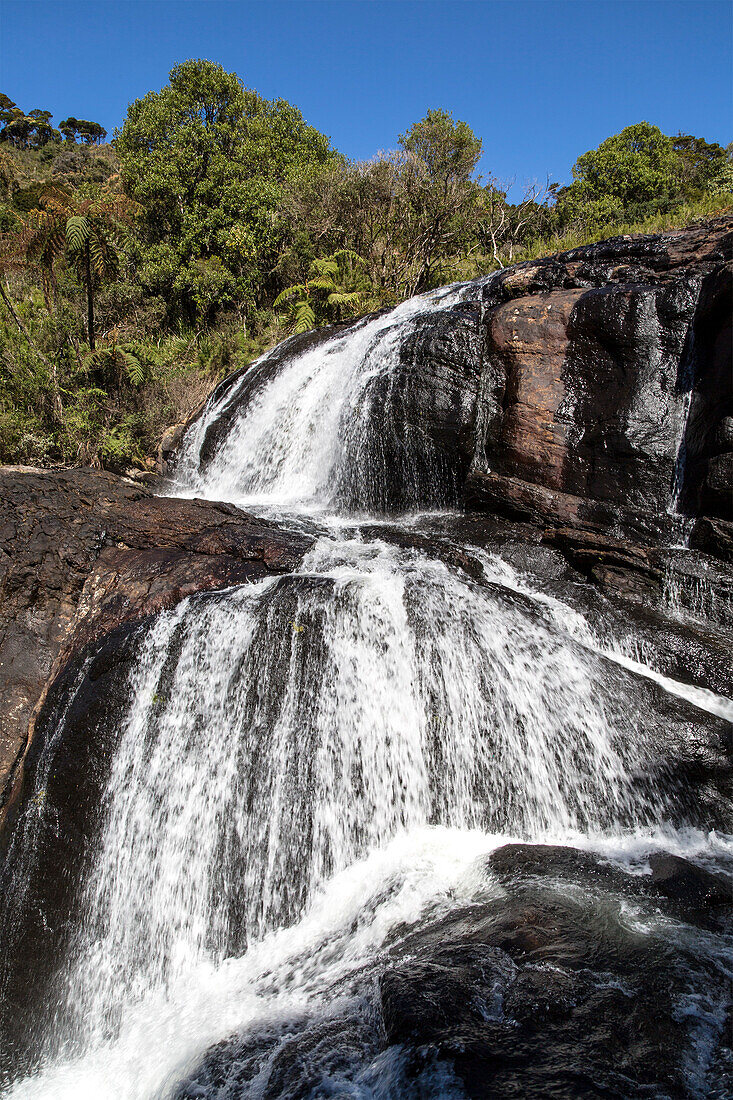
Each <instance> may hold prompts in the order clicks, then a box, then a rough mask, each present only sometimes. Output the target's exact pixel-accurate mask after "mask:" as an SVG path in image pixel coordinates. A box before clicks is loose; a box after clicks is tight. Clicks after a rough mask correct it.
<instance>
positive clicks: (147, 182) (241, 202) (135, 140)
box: [116, 60, 334, 320]
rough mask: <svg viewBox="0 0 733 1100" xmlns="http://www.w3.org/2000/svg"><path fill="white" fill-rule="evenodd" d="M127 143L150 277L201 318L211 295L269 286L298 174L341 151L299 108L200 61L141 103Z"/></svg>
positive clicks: (124, 159) (224, 296)
mask: <svg viewBox="0 0 733 1100" xmlns="http://www.w3.org/2000/svg"><path fill="white" fill-rule="evenodd" d="M116 149H117V153H118V156H119V158H120V162H121V172H122V180H123V185H124V188H125V191H126V193H127V194H128V195H130V196H131V197H132V198H134V199H135V200H136V201H137V202H138V203H139V204H140V205H141V207H142V209H143V211H144V214H143V218H142V221H141V229H142V234H143V247H142V251H141V257H140V259H141V263H140V277H141V279H142V280H143V282H144V283H145V284H147V286H148V287H149V288H150V289H151V290H154V291H155V292H156V293H161V294H163V295H164V296H166V298H167V299H168V300H169V301H172V302H176V301H177V302H178V303H179V307H180V309H181V310H182V312H183V313H184V315H186V316H187V317H188V318H189V319H190V320H193V319H194V317H195V316H196V315H197V314H198V315H200V313H201V306H200V303H201V302H202V301H205V302H206V303H208V304H207V311H208V313H209V314H210V313H212V312H213V311H215V310H216V309H217V308H219V307H221V306H222V305H225V304H227V303H231V302H237V301H238V300H240V299H242V298H247V297H253V296H256V295H258V294H261V293H262V288H263V285H264V284H265V283H266V281H267V279H268V277H269V274H270V272H271V271H272V269H273V267H274V265H275V263H276V262H277V256H278V253H279V251H280V248H281V247H282V243H283V240H284V239H285V238H286V237H287V234H288V233H289V232H290V231H291V227H289V226H287V225H285V224H284V223H283V221H282V219H281V216H280V203H281V199H282V193H283V186H284V184H285V181H286V179H287V177H288V174H289V173H290V172H291V171H293V170H295V169H297V168H298V166H300V165H303V164H305V163H309V162H314V163H321V164H322V163H325V162H327V161H328V160H330V159H332V158H333V157H334V153H333V151H332V149H331V147H330V144H329V142H328V139H327V138H326V137H324V135H323V134H320V133H318V131H317V130H314V129H313V127H311V126H308V125H307V124H306V123H305V121H304V119H303V116H302V115H301V113H300V111H298V110H297V108H295V107H293V106H291V105H290V104H289V103H286V102H284V101H283V100H276V101H273V102H270V101H268V100H265V99H263V98H262V97H261V96H259V95H258V94H257V92H255V91H252V90H250V89H247V88H245V87H244V86H243V85H242V82H241V81H240V80H239V78H238V77H237V76H236V74H234V73H228V72H226V71H225V70H224V69H223V68H222V67H221V66H220V65H215V64H214V63H213V62H211V61H194V60H191V61H185V62H183V64H181V65H177V66H176V67H175V68H174V69H173V70H172V71H171V74H170V83H169V84H168V85H167V86H166V87H165V88H163V89H162V90H161V91H160V92H149V93H148V94H147V95H146V96H144V97H143V98H142V99H138V100H136V101H135V102H134V103H132V104H131V105H130V108H129V110H128V113H127V117H126V119H125V122H124V124H123V126H122V129H121V131H119V132H117V133H116ZM212 273H213V274H214V275H215V279H213V280H212ZM202 278H203V279H205V282H206V287H207V290H206V294H202V293H201V292H200V287H201V280H202ZM212 287H214V290H213V292H212ZM203 319H204V320H206V319H207V318H206V317H204V318H203Z"/></svg>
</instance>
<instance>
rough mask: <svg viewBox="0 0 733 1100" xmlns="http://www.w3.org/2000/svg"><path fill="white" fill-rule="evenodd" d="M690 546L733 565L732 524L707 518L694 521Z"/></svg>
mask: <svg viewBox="0 0 733 1100" xmlns="http://www.w3.org/2000/svg"><path fill="white" fill-rule="evenodd" d="M690 546H691V547H694V548H695V549H697V550H704V551H705V552H706V553H708V554H713V555H714V556H715V557H716V558H720V559H721V561H725V562H731V563H733V523H728V522H727V521H726V520H723V519H711V518H709V517H707V516H706V517H703V518H702V519H698V520H696V521H695V525H694V526H693V528H692V531H691V533H690Z"/></svg>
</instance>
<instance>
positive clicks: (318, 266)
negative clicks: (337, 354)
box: [272, 248, 366, 332]
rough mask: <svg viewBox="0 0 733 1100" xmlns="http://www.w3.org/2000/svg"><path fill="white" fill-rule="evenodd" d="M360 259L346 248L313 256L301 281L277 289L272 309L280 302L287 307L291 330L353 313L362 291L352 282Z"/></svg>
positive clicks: (299, 330)
mask: <svg viewBox="0 0 733 1100" xmlns="http://www.w3.org/2000/svg"><path fill="white" fill-rule="evenodd" d="M363 263H364V261H363V260H362V258H361V256H359V255H358V254H357V253H356V252H352V251H351V250H350V249H347V248H342V249H339V250H338V251H337V252H334V254H333V255H332V256H326V257H323V258H320V259H315V260H313V261H312V262H311V265H310V268H309V269H308V278H307V279H306V280H305V282H303V283H297V284H295V285H294V286H289V287H287V288H286V289H285V290H283V291H281V292H280V294H278V296H277V298H276V299H275V301H274V302H273V303H272V305H273V309H277V308H278V306H281V305H285V306H286V307H287V308H288V309H289V311H290V317H291V326H292V331H293V332H307V331H308V329H311V328H314V327H315V326H316V324H317V323H321V324H323V323H327V322H328V321H329V320H330V321H335V320H340V319H341V318H343V317H345V316H349V315H353V314H354V313H357V312H358V310H359V307H360V306H361V305H362V304H363V303H364V300H365V297H366V295H365V292H364V291H363V290H359V289H353V283H354V276H355V269H356V268H357V267H359V266H360V265H362V264H363Z"/></svg>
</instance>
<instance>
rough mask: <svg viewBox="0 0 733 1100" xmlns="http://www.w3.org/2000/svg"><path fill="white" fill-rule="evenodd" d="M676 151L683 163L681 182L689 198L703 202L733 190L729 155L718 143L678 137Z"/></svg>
mask: <svg viewBox="0 0 733 1100" xmlns="http://www.w3.org/2000/svg"><path fill="white" fill-rule="evenodd" d="M672 148H673V149H674V151H675V153H676V154H677V157H678V159H679V169H678V172H679V179H680V184H681V189H682V190H683V192H684V196H685V198H699V197H700V196H701V195H704V194H715V193H717V192H718V191H719V190H721V191H722V190H725V189H726V182H727V190H730V189H731V182H732V181H731V179H730V171H729V160H728V155H727V153H726V151H725V149H723V147H722V146H721V145H718V143H717V142H707V141H705V140H704V139H703V138H699V137H694V136H693V135H692V134H682V133H680V134H677V135H676V137H674V138H672Z"/></svg>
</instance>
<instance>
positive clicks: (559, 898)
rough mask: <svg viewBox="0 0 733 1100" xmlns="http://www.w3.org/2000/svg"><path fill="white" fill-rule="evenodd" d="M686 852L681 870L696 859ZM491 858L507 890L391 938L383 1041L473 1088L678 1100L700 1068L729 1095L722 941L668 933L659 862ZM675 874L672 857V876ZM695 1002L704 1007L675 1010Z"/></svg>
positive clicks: (507, 850)
mask: <svg viewBox="0 0 733 1100" xmlns="http://www.w3.org/2000/svg"><path fill="white" fill-rule="evenodd" d="M654 858H655V857H652V859H654ZM668 858H669V857H661V856H660V857H658V858H657V861H656V865H657V866H658V867H659V868H660V870H659V872H658V873H659V874H660V875H664V874H665V871H664V868H665V867H666V863H665V859H668ZM680 863H681V864H685V870H684V872H682V874H683V876H688V877H689V876H690V875H694V874H695V873H696V872H697V871H698V870H699V869H693V870H690V867H691V865H689V864H686V861H684V860H681V861H680ZM489 868H490V871H491V873H492V874H495V875H498V877H499V879H500V882H501V885H502V896H500V897H495V898H491V899H489V900H486V901H485V902H483V903H481V902H477V903H476V904H475V905H473V906H471V907H467V908H464V909H463V910H459V911H457V912H454V913H452V914H450V915H448V916H446V917H444V918H442V919H439V920H437V921H436V922H435V923H433V924H432V925H431V924H429V923H428V924H426V925H424V926H423V927H422V928H420V929H419V930H417V931H415V932H414V933H413V934H412V935H408V936H407V937H406V939H405V940H404V941H402V942H401V943H400V944H399V945H397V946H396V947H395V948H394V950H393V961H392V962H391V963H390V964H388V967H387V969H386V970H385V972H384V973H383V974H382V976H381V978H380V984H379V988H380V1003H381V1008H382V1014H383V1019H384V1024H385V1032H386V1036H387V1041H388V1042H390V1043H401V1044H405V1045H406V1046H407V1049H408V1051H409V1052H410V1053H411V1055H412V1064H413V1065H414V1066H416V1067H417V1066H420V1065H421V1064H422V1060H423V1059H425V1058H428V1057H433V1058H434V1057H436V1056H437V1057H438V1058H441V1059H444V1060H446V1061H449V1062H450V1063H451V1064H452V1065H453V1067H454V1069H455V1072H456V1074H457V1076H458V1077H459V1079H460V1080H461V1082H462V1084H463V1087H464V1088H465V1091H466V1094H467V1095H468V1096H470V1097H476V1098H482V1100H483V1098H488V1097H491V1098H492V1100H493V1098H496V1100H501V1098H503V1097H506V1098H509V1097H518V1096H543V1097H545V1096H548V1097H557V1098H558V1100H560V1098H563V1100H567V1098H572V1097H578V1098H580V1097H589V1096H598V1097H616V1098H618V1100H622V1098H623V1100H627V1098H631V1097H634V1098H636V1097H638V1098H641V1097H648V1096H666V1097H674V1098H680V1100H682V1098H688V1097H691V1096H692V1095H696V1094H697V1092H696V1089H697V1088H698V1084H697V1083H698V1082H702V1081H705V1086H704V1088H705V1089H706V1090H709V1092H707V1091H706V1092H705V1094H706V1095H707V1094H709V1095H722V1094H723V1092H722V1091H716V1089H724V1088H725V1085H724V1076H723V1075H724V1059H723V1058H722V1057H718V1054H719V1052H721V1051H722V1048H723V1047H725V1045H726V1036H725V1033H724V1024H725V1006H726V1004H727V1002H728V999H729V991H728V989H727V978H726V975H725V966H724V963H723V958H724V948H723V947H722V945H721V947H720V955H719V957H717V958H716V957H715V956H711V955H710V954H709V952H708V948H707V947H706V946H703V945H702V942H701V941H699V940H698V937H700V936H704V935H706V933H704V932H697V931H696V930H695V929H694V928H690V927H687V928H685V926H682V928H681V930H680V931H678V930H677V928H678V927H679V926H676V925H675V923H674V920H673V921H671V922H670V920H669V917H668V915H666V914H665V912H664V906H665V905H666V904H667V901H666V899H665V898H661V897H660V898H658V899H656V900H654V899H652V898H651V896H650V895H651V894H652V893H653V887H654V888H655V887H656V885H658V884H653V883H651V884H650V880H651V879H653V877H654V875H652V876H648V875H647V876H644V875H639V874H633V875H632V874H628V873H626V872H625V871H623V870H622V869H621V868H620V867H613V866H611V865H610V864H608V863H607V862H605V861H603V860H600V859H599V858H598V857H597V856H594V855H592V854H591V853H585V852H578V851H575V850H573V849H568V848H558V847H552V846H549V847H548V846H542V845H538V846H531V845H508V846H506V847H504V848H502V849H499V850H498V851H497V852H495V853H494V854H493V855H492V857H491V858H490V859H489ZM680 873H681V872H679V871H677V869H676V864H675V872H674V875H673V876H672V881H676V878H675V876H679V874H680ZM700 876H701V878H702V879H703V880H704V881H706V882H707V878H706V877H705V872H702V871H700ZM660 881H661V880H660ZM664 881H667V880H666V879H665V880H664ZM660 906H661V908H660ZM673 911H674V913H675V914H677V913H678V910H677V908H674V909H673ZM688 1003H689V1004H690V1005H692V1004H695V1005H696V1006H697V1009H698V1014H695V1013H692V1012H689V1013H685V1012H681V1011H680V1006H682V1005H683V1004H688ZM708 1051H710V1052H711V1053H712V1057H711V1058H710V1059H709V1058H708V1053H707V1052H708Z"/></svg>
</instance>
